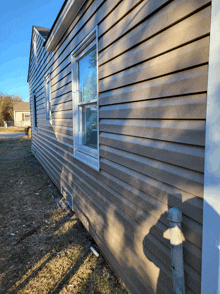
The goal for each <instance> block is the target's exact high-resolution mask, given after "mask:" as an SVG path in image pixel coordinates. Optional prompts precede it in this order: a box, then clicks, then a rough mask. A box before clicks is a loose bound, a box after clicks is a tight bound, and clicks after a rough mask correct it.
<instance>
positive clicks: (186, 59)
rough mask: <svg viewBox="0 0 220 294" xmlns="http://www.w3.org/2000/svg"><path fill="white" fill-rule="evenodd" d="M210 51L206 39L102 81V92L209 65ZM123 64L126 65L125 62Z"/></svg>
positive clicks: (207, 39)
mask: <svg viewBox="0 0 220 294" xmlns="http://www.w3.org/2000/svg"><path fill="white" fill-rule="evenodd" d="M208 49H209V37H206V38H204V39H201V40H199V41H196V42H193V43H190V44H188V45H186V46H184V47H181V48H178V49H176V50H173V51H170V52H168V53H165V54H163V55H160V56H158V57H156V58H154V59H151V60H149V61H146V62H144V63H141V64H139V65H135V66H133V67H131V68H129V69H126V70H124V71H121V72H119V73H116V74H114V75H111V76H110V77H107V78H104V79H102V80H101V81H100V83H99V88H100V91H101V92H102V91H107V90H111V89H114V88H119V87H123V86H126V85H130V84H135V83H137V82H141V81H146V80H149V79H152V78H155V77H159V76H163V75H167V74H171V73H173V72H176V71H180V70H183V69H186V68H190V67H195V66H199V65H201V64H204V63H207V62H208V54H209V50H208ZM146 50H148V49H147V48H146ZM123 63H124V64H125V61H123ZM106 66H108V64H107V65H106Z"/></svg>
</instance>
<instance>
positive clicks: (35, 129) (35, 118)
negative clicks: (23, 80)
mask: <svg viewBox="0 0 220 294" xmlns="http://www.w3.org/2000/svg"><path fill="white" fill-rule="evenodd" d="M32 97H33V124H34V131H35V132H37V130H38V126H36V123H37V99H36V91H35V90H34V91H33V94H32Z"/></svg>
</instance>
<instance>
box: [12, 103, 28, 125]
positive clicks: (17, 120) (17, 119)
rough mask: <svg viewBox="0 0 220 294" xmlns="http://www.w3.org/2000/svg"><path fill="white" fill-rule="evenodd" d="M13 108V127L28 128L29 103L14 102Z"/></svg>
mask: <svg viewBox="0 0 220 294" xmlns="http://www.w3.org/2000/svg"><path fill="white" fill-rule="evenodd" d="M13 108H14V125H15V126H20V127H23V126H30V125H31V120H30V103H29V102H15V103H14V104H13Z"/></svg>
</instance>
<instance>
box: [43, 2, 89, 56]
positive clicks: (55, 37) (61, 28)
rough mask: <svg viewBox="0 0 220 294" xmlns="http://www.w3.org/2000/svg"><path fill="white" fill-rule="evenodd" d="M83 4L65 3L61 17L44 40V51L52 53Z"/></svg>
mask: <svg viewBox="0 0 220 294" xmlns="http://www.w3.org/2000/svg"><path fill="white" fill-rule="evenodd" d="M85 2H86V0H69V1H67V3H66V5H65V7H64V9H63V11H62V12H61V15H60V16H59V18H58V20H57V22H56V23H55V26H54V27H53V30H52V32H51V34H50V36H49V38H48V39H47V40H46V43H45V48H46V51H52V50H53V49H54V48H55V46H56V45H57V43H58V42H59V40H60V39H61V38H62V36H63V35H64V33H65V32H66V30H67V29H68V27H69V26H70V25H71V23H72V22H73V20H74V19H75V17H76V15H77V14H78V12H79V10H80V8H81V7H82V6H83V4H84V3H85Z"/></svg>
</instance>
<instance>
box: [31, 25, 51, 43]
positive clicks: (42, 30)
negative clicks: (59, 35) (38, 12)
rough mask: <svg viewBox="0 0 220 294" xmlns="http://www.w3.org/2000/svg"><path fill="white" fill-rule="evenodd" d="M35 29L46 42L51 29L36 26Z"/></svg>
mask: <svg viewBox="0 0 220 294" xmlns="http://www.w3.org/2000/svg"><path fill="white" fill-rule="evenodd" d="M34 28H35V29H36V30H37V31H38V32H39V33H40V34H41V36H42V37H43V38H44V39H45V40H46V38H47V36H48V35H49V32H50V29H46V28H42V27H38V26H34Z"/></svg>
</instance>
